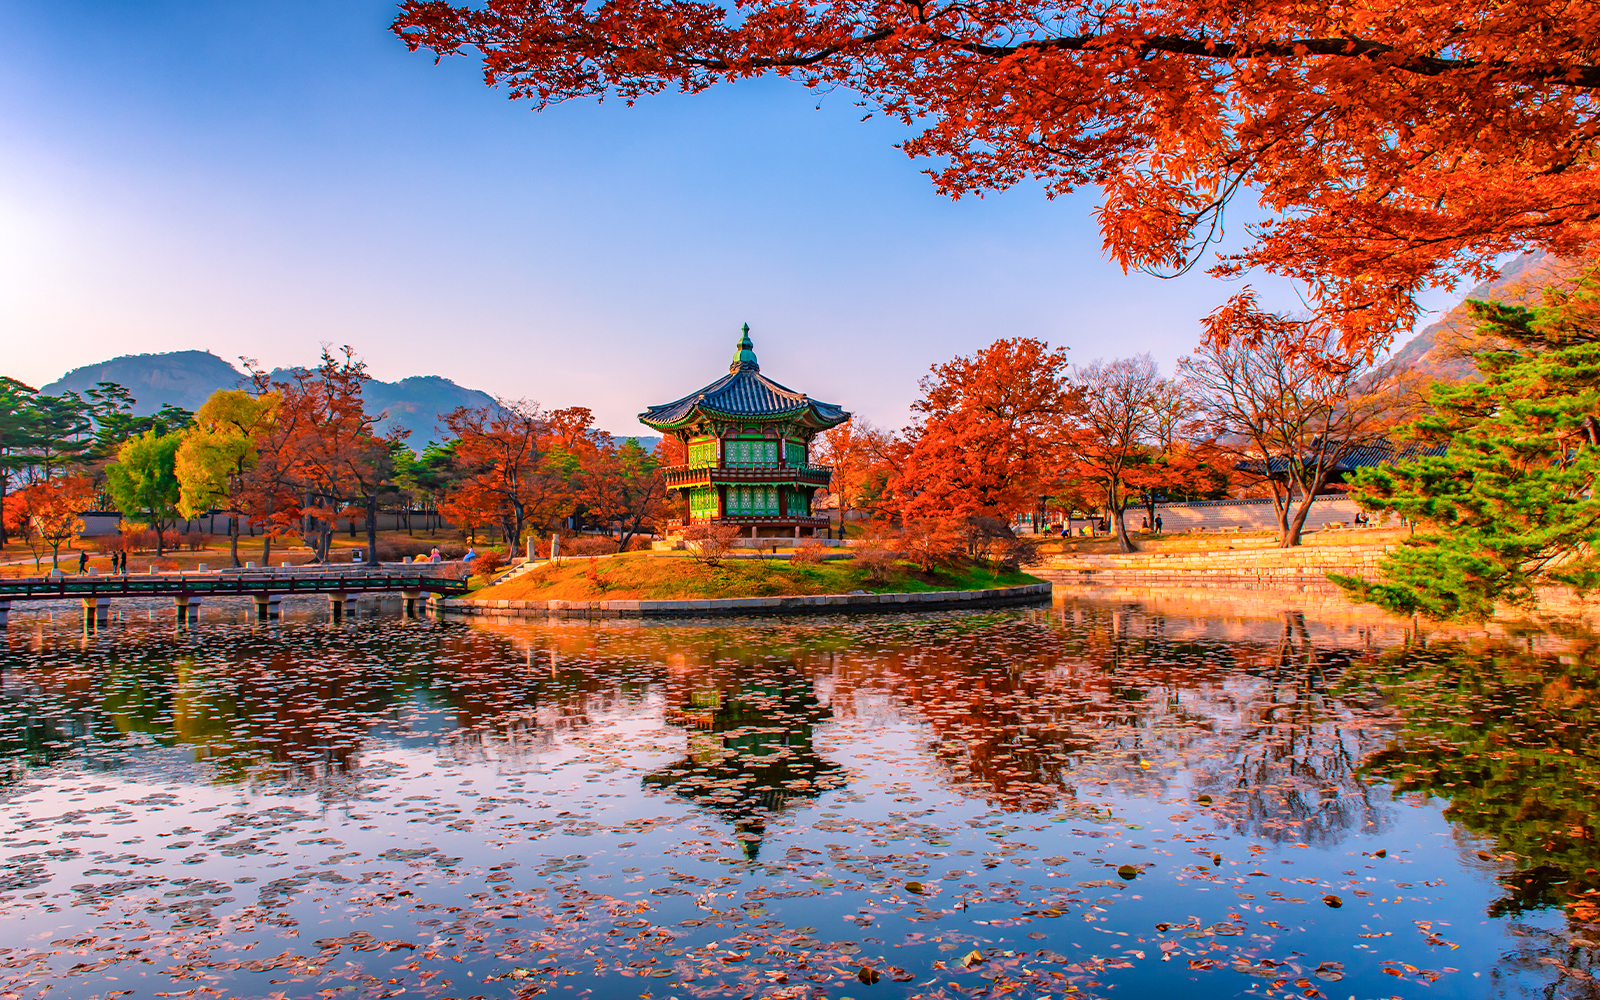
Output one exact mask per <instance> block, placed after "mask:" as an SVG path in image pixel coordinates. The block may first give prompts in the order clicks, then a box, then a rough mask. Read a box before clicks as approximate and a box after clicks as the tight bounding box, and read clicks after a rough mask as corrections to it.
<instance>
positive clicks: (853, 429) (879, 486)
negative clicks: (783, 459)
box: [811, 416, 905, 523]
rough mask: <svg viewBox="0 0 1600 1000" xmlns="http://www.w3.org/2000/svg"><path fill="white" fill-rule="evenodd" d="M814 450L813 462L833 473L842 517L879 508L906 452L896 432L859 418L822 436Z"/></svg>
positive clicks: (832, 486)
mask: <svg viewBox="0 0 1600 1000" xmlns="http://www.w3.org/2000/svg"><path fill="white" fill-rule="evenodd" d="M811 449H812V453H811V457H812V460H813V461H815V462H816V463H817V464H818V465H826V466H828V467H829V468H831V469H832V470H833V476H832V478H831V481H830V482H829V484H828V490H829V492H830V493H832V494H833V496H834V499H835V503H836V504H837V507H838V510H839V514H840V517H841V518H843V517H845V516H846V515H847V514H848V513H849V512H850V511H871V510H873V509H875V508H876V507H877V506H878V504H879V503H880V502H881V501H882V499H883V498H884V496H885V494H886V493H887V491H888V487H889V481H890V479H891V478H893V476H894V473H895V470H896V468H897V467H898V464H899V461H900V459H901V458H902V457H903V455H904V452H905V447H904V444H903V442H901V441H900V440H899V438H897V437H896V436H895V434H894V432H893V431H887V430H884V429H883V428H881V427H877V426H875V425H874V424H873V423H872V422H871V421H869V420H867V419H866V418H865V417H859V416H856V417H851V418H850V419H849V420H847V421H845V422H844V423H842V424H840V425H839V426H837V427H833V428H830V429H829V430H827V431H825V432H823V433H822V434H819V435H818V436H817V438H816V440H815V441H814V442H812V445H811ZM841 523H842V522H841Z"/></svg>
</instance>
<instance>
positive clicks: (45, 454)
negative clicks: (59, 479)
mask: <svg viewBox="0 0 1600 1000" xmlns="http://www.w3.org/2000/svg"><path fill="white" fill-rule="evenodd" d="M28 409H29V416H28V420H29V427H30V434H29V440H28V455H29V456H30V462H29V465H30V466H31V468H32V470H33V476H32V478H34V479H41V480H47V479H50V478H51V477H52V476H54V475H56V474H57V473H59V472H62V471H64V469H65V467H66V466H69V465H72V464H74V463H76V462H78V461H80V460H81V459H83V458H84V457H85V455H86V454H87V453H88V452H89V450H90V449H91V448H93V447H94V438H93V437H91V436H90V432H91V431H92V430H93V424H92V423H91V422H90V420H89V407H88V406H87V405H86V404H85V403H84V401H83V400H82V399H80V398H79V397H78V395H77V393H72V392H69V393H65V394H63V395H60V396H34V397H33V398H32V400H31V401H30V404H29V407H28Z"/></svg>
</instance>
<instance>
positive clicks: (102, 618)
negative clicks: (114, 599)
mask: <svg viewBox="0 0 1600 1000" xmlns="http://www.w3.org/2000/svg"><path fill="white" fill-rule="evenodd" d="M110 615H111V598H109V597H85V598H83V623H84V624H85V625H89V626H91V627H93V626H97V625H104V624H105V623H106V620H107V619H108V618H109V617H110Z"/></svg>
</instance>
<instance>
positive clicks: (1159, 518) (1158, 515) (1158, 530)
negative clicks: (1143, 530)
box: [1156, 514, 1161, 535]
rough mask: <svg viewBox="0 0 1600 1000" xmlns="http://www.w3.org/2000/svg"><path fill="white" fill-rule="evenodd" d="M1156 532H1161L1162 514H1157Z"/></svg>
mask: <svg viewBox="0 0 1600 1000" xmlns="http://www.w3.org/2000/svg"><path fill="white" fill-rule="evenodd" d="M1156 534H1158V535H1159V534H1161V515H1160V514H1157V515H1156Z"/></svg>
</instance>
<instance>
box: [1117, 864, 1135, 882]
mask: <svg viewBox="0 0 1600 1000" xmlns="http://www.w3.org/2000/svg"><path fill="white" fill-rule="evenodd" d="M1117 874H1118V875H1120V876H1122V877H1123V878H1125V879H1128V880H1129V881H1132V880H1133V879H1136V878H1138V877H1139V869H1137V868H1135V867H1134V866H1133V865H1123V866H1122V867H1120V868H1118V869H1117Z"/></svg>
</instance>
